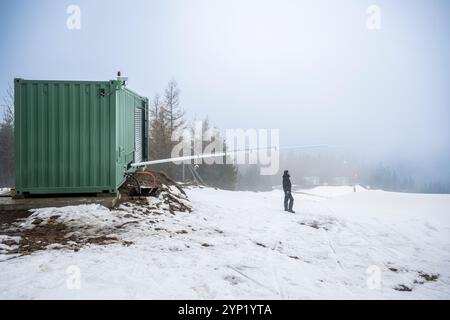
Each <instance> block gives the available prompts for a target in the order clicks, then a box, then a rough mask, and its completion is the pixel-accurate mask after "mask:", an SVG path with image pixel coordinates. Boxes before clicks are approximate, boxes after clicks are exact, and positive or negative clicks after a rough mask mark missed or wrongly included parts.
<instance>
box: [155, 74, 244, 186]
mask: <svg viewBox="0 0 450 320" xmlns="http://www.w3.org/2000/svg"><path fill="white" fill-rule="evenodd" d="M209 129H211V125H210V123H209V120H208V118H205V119H204V120H202V135H205V134H206V133H207V132H208V130H209ZM183 130H187V131H189V132H190V133H191V136H192V137H193V136H194V133H195V122H192V121H188V120H187V118H186V113H185V111H184V109H183V108H182V107H181V104H180V89H179V87H178V85H177V83H176V81H175V80H171V81H169V83H168V84H167V87H166V89H165V90H164V93H163V94H162V95H161V94H156V95H155V96H154V98H153V99H152V101H151V102H150V106H149V147H148V150H149V159H150V160H157V159H167V158H170V157H171V156H172V150H173V148H174V147H175V146H176V145H177V144H178V143H180V140H174V139H172V137H173V135H174V133H176V132H177V131H178V132H180V131H183ZM213 139H220V140H221V143H222V144H223V146H224V148H225V150H226V143H225V139H224V137H222V136H221V135H220V134H216V135H214V136H213V137H212V138H211V140H213ZM210 142H211V141H205V140H203V139H202V143H201V147H202V148H201V149H202V150H204V148H205V146H206V145H207V144H208V143H210ZM190 148H191V152H190V153H191V154H195V150H194V146H193V144H191V146H190ZM179 156H182V155H181V154H180V155H179ZM222 162H223V164H218V163H216V164H206V163H202V164H197V165H194V164H193V162H190V163H189V164H184V165H183V164H174V163H171V162H169V163H163V164H156V165H152V166H151V167H152V168H153V169H154V170H159V171H163V172H165V173H166V174H167V175H168V176H170V177H171V178H172V179H174V180H177V181H181V180H183V179H184V180H190V181H198V182H200V183H204V184H206V185H208V186H213V187H217V188H222V189H229V190H233V189H234V188H235V184H236V181H237V169H236V167H235V166H234V165H233V164H226V163H225V162H226V161H225V159H222Z"/></svg>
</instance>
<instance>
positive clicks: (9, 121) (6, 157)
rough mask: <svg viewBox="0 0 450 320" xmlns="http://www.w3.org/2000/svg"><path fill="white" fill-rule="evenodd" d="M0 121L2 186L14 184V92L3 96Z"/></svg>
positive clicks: (10, 88) (0, 179)
mask: <svg viewBox="0 0 450 320" xmlns="http://www.w3.org/2000/svg"><path fill="white" fill-rule="evenodd" d="M1 110H2V113H1V114H2V118H1V122H0V187H12V186H14V92H13V89H12V87H11V86H9V87H8V89H7V91H6V94H5V95H4V96H3V97H2V103H1Z"/></svg>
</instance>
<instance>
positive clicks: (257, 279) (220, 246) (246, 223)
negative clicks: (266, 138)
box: [0, 187, 450, 299]
mask: <svg viewBox="0 0 450 320" xmlns="http://www.w3.org/2000/svg"><path fill="white" fill-rule="evenodd" d="M187 194H188V196H189V198H190V200H191V201H192V206H193V209H194V211H193V212H192V213H176V214H175V215H171V214H167V213H166V214H161V215H158V217H157V219H155V222H154V223H152V224H148V223H145V221H143V222H142V223H139V224H133V225H129V226H128V229H127V232H126V233H125V234H124V235H121V236H122V237H123V239H124V240H127V241H131V242H133V244H132V245H129V246H124V245H122V244H110V245H90V246H89V247H84V248H82V249H81V250H79V251H78V252H74V251H69V250H66V249H60V250H50V249H48V250H45V251H37V252H35V253H33V254H31V255H29V256H22V257H17V258H13V259H9V260H5V261H2V262H0V270H1V272H0V298H2V299H14V298H19V299H79V298H88V299H90V298H95V299H97V298H99V299H449V298H450V237H449V235H450V195H424V194H402V193H391V192H384V191H378V190H371V191H368V190H365V189H363V188H360V187H358V188H357V192H356V193H355V192H353V187H319V188H316V189H311V190H298V191H297V192H296V193H295V194H294V198H295V203H294V210H296V213H295V214H291V213H287V212H284V211H283V210H281V209H282V200H283V193H282V191H280V190H274V191H271V192H237V191H223V190H215V189H210V188H192V189H188V190H187ZM54 210H56V209H52V208H49V209H41V210H38V211H37V212H36V213H35V215H38V216H39V215H42V216H43V217H46V216H47V217H48V216H49V215H51V214H52V212H53V211H54ZM121 210H125V208H119V210H116V211H109V210H105V209H104V208H101V207H99V206H85V207H83V208H82V210H75V209H74V208H73V207H72V208H70V207H69V208H65V209H59V210H58V214H59V215H62V216H63V218H64V216H65V214H67V219H69V218H70V219H72V222H73V217H74V216H75V217H77V219H80V221H84V222H86V221H88V222H89V224H91V225H92V224H94V225H95V224H99V225H102V226H104V224H107V223H108V221H110V220H111V219H115V217H117V216H118V215H119V214H122V211H121ZM127 210H132V209H127ZM74 211H75V212H76V214H74V213H73V212H74ZM64 212H65V213H64ZM83 217H84V218H83ZM86 217H88V218H86ZM25 223H26V222H25ZM73 270H76V271H77V277H78V278H77V279H78V280H79V283H78V284H79V286H76V287H75V288H74V287H73V285H71V283H72V282H71V281H73V277H72V276H73ZM395 288H397V289H399V290H396V289H395ZM405 288H407V290H410V291H400V290H405Z"/></svg>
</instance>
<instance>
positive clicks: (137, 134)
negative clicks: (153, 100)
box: [134, 108, 143, 162]
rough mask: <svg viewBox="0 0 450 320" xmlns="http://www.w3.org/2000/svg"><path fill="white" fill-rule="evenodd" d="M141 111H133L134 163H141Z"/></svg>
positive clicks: (137, 109)
mask: <svg viewBox="0 0 450 320" xmlns="http://www.w3.org/2000/svg"><path fill="white" fill-rule="evenodd" d="M142 120H143V117H142V110H141V109H139V108H136V109H134V143H135V148H136V150H135V153H134V162H142Z"/></svg>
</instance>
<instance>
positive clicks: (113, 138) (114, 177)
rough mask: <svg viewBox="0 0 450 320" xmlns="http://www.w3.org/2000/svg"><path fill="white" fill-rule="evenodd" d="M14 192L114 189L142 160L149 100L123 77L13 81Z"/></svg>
mask: <svg viewBox="0 0 450 320" xmlns="http://www.w3.org/2000/svg"><path fill="white" fill-rule="evenodd" d="M14 103H15V158H16V194H17V195H24V196H26V195H29V194H59V193H100V192H108V193H114V192H117V189H118V188H119V187H120V185H121V184H122V183H123V182H124V180H125V178H124V173H125V171H127V170H131V169H130V164H131V163H133V162H140V161H145V160H147V154H148V152H147V141H148V136H147V132H148V124H147V123H148V112H147V111H148V99H147V98H145V97H141V96H139V95H138V94H136V93H134V92H132V91H131V90H129V89H127V88H126V87H125V84H124V82H123V81H121V80H111V81H46V80H23V79H15V80H14Z"/></svg>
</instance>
